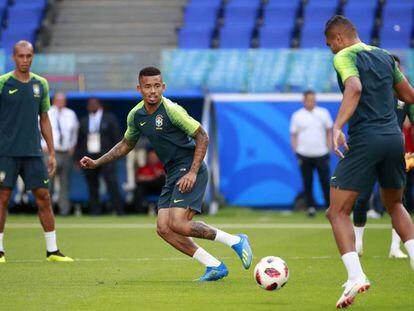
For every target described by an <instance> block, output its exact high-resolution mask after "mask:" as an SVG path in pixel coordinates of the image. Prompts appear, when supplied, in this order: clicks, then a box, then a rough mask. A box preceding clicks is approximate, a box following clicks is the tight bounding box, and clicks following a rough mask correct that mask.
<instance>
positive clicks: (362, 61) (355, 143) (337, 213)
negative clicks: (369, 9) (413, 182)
mask: <svg viewBox="0 0 414 311" xmlns="http://www.w3.org/2000/svg"><path fill="white" fill-rule="evenodd" d="M325 37H326V44H327V45H328V46H329V47H330V48H331V50H332V52H333V53H334V54H336V55H335V57H334V67H335V70H336V72H337V74H338V83H339V86H340V88H341V90H342V93H343V99H342V103H341V106H340V109H339V112H338V115H337V118H336V121H335V123H334V127H333V144H334V150H335V152H336V153H337V154H338V155H339V156H340V158H341V159H340V161H339V162H338V164H337V166H336V169H335V172H334V174H333V176H332V177H331V196H330V207H329V209H328V210H327V217H328V219H329V221H330V223H331V226H332V230H333V233H334V236H335V240H336V244H337V246H338V249H339V252H340V253H341V255H342V260H343V263H344V265H345V268H346V270H347V272H348V280H347V282H346V283H345V284H344V287H345V289H344V292H343V294H342V295H341V297H340V298H339V300H338V302H337V304H336V306H337V308H344V307H347V306H348V305H350V304H352V303H353V302H354V298H355V296H356V295H357V294H358V293H362V292H364V291H366V290H368V289H369V287H370V282H369V280H368V279H367V277H366V275H365V273H364V272H363V270H362V267H361V263H360V261H359V257H358V254H357V252H356V250H355V235H354V231H353V227H352V223H351V220H350V217H349V215H350V213H351V211H352V208H353V206H354V204H355V200H356V199H357V197H358V195H359V194H360V193H362V192H364V191H365V187H367V186H370V185H371V184H372V182H373V180H374V179H375V178H376V177H378V181H379V185H380V193H381V198H382V202H383V204H384V206H385V207H386V209H387V211H388V213H389V214H390V216H391V218H392V224H393V227H394V228H395V230H396V231H397V233H398V234H399V236H400V237H401V239H402V241H403V242H404V245H405V248H406V250H407V252H408V255H409V256H410V259H411V266H412V268H413V269H414V226H413V224H412V221H411V218H410V216H409V214H408V213H407V211H406V210H405V208H404V206H403V205H402V196H403V192H404V185H405V160H404V141H403V136H402V134H401V130H400V128H399V126H398V122H397V116H396V114H395V112H394V108H395V100H394V91H395V94H397V96H398V98H399V99H400V100H401V101H403V102H405V103H414V90H413V89H412V87H411V85H410V84H409V83H408V82H407V80H406V78H405V77H404V75H403V74H402V73H401V71H400V70H399V69H398V67H397V65H396V63H395V60H394V59H393V57H392V56H391V54H389V53H388V52H386V51H385V50H382V49H379V48H376V47H373V46H369V45H366V44H364V43H362V42H361V41H360V39H359V37H358V33H357V30H356V28H355V26H354V25H353V24H352V23H351V22H350V21H349V20H348V19H346V18H345V17H343V16H340V15H336V16H334V17H332V18H331V19H330V20H329V21H328V22H327V23H326V27H325ZM347 122H348V126H349V130H348V140H347V139H346V138H345V135H344V133H343V132H342V128H343V127H344V125H345V124H346V123H347ZM342 145H343V146H344V152H342V151H341V150H340V147H341V146H342Z"/></svg>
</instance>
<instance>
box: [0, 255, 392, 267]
mask: <svg viewBox="0 0 414 311" xmlns="http://www.w3.org/2000/svg"><path fill="white" fill-rule="evenodd" d="M364 258H368V259H386V258H388V257H387V256H370V257H367V256H364ZM74 259H75V262H82V263H83V262H143V261H150V262H161V261H191V260H194V259H193V258H189V257H158V258H156V257H135V258H103V257H98V258H74ZM253 259H255V260H257V259H258V257H253ZM283 259H285V260H286V261H287V262H289V261H292V260H339V259H340V258H339V256H308V257H303V256H302V257H298V256H294V257H283ZM220 260H226V261H229V260H235V261H239V259H238V258H237V257H236V256H232V257H220ZM38 262H47V261H46V260H45V259H43V260H42V259H16V260H7V263H38ZM52 264H53V263H52ZM63 264H70V263H63ZM1 267H3V265H1V266H0V268H1Z"/></svg>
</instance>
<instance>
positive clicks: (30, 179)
mask: <svg viewBox="0 0 414 311" xmlns="http://www.w3.org/2000/svg"><path fill="white" fill-rule="evenodd" d="M19 175H20V176H21V177H22V179H23V182H24V185H25V188H26V189H27V190H33V189H37V188H48V187H49V176H48V174H47V170H46V166H45V164H44V162H43V158H42V157H5V156H0V187H6V188H13V187H14V186H15V184H16V180H17V177H18V176H19Z"/></svg>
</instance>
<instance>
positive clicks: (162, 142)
mask: <svg viewBox="0 0 414 311" xmlns="http://www.w3.org/2000/svg"><path fill="white" fill-rule="evenodd" d="M127 125H128V127H127V130H126V132H125V138H126V139H127V140H129V141H137V140H138V139H139V137H140V134H141V133H143V134H144V135H145V136H147V137H148V139H149V141H150V142H151V144H152V146H153V148H154V150H155V152H156V153H157V155H158V157H159V158H160V160H161V162H162V163H163V165H164V169H165V171H166V172H167V173H168V172H169V171H171V170H172V169H174V168H175V167H177V166H179V165H188V164H191V163H192V160H193V157H194V150H195V142H194V139H193V138H192V136H193V135H194V133H195V132H196V130H197V129H198V128H199V126H200V123H199V122H198V121H196V120H194V119H193V118H192V117H190V116H189V115H188V114H187V112H186V111H185V110H184V108H182V107H181V106H179V105H177V104H176V103H173V102H172V101H170V100H169V99H167V98H165V97H163V98H162V100H161V103H160V105H159V107H158V109H157V110H156V111H155V112H154V113H152V114H148V113H147V111H146V109H145V105H144V101H141V102H140V103H139V104H138V105H136V106H135V107H134V108H133V109H132V110H131V111H130V112H129V114H128V119H127Z"/></svg>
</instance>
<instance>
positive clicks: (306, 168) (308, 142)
mask: <svg viewBox="0 0 414 311" xmlns="http://www.w3.org/2000/svg"><path fill="white" fill-rule="evenodd" d="M303 104H304V105H303V108H301V109H299V110H298V111H296V112H295V113H294V114H293V115H292V118H291V121H290V135H291V143H292V148H293V151H294V152H295V153H296V155H297V157H298V163H299V167H300V172H301V174H302V180H303V186H304V190H305V199H306V205H307V210H308V215H309V216H311V217H313V216H315V213H316V208H315V206H316V203H315V199H314V197H313V171H314V170H315V169H316V170H317V172H318V175H319V181H320V183H321V186H322V190H323V194H324V199H325V206H329V177H330V176H329V175H330V172H329V161H330V153H331V150H332V118H331V115H330V114H329V111H328V110H327V109H325V108H322V107H317V106H316V99H315V92H314V91H311V90H308V91H306V92H305V93H304V94H303Z"/></svg>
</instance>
